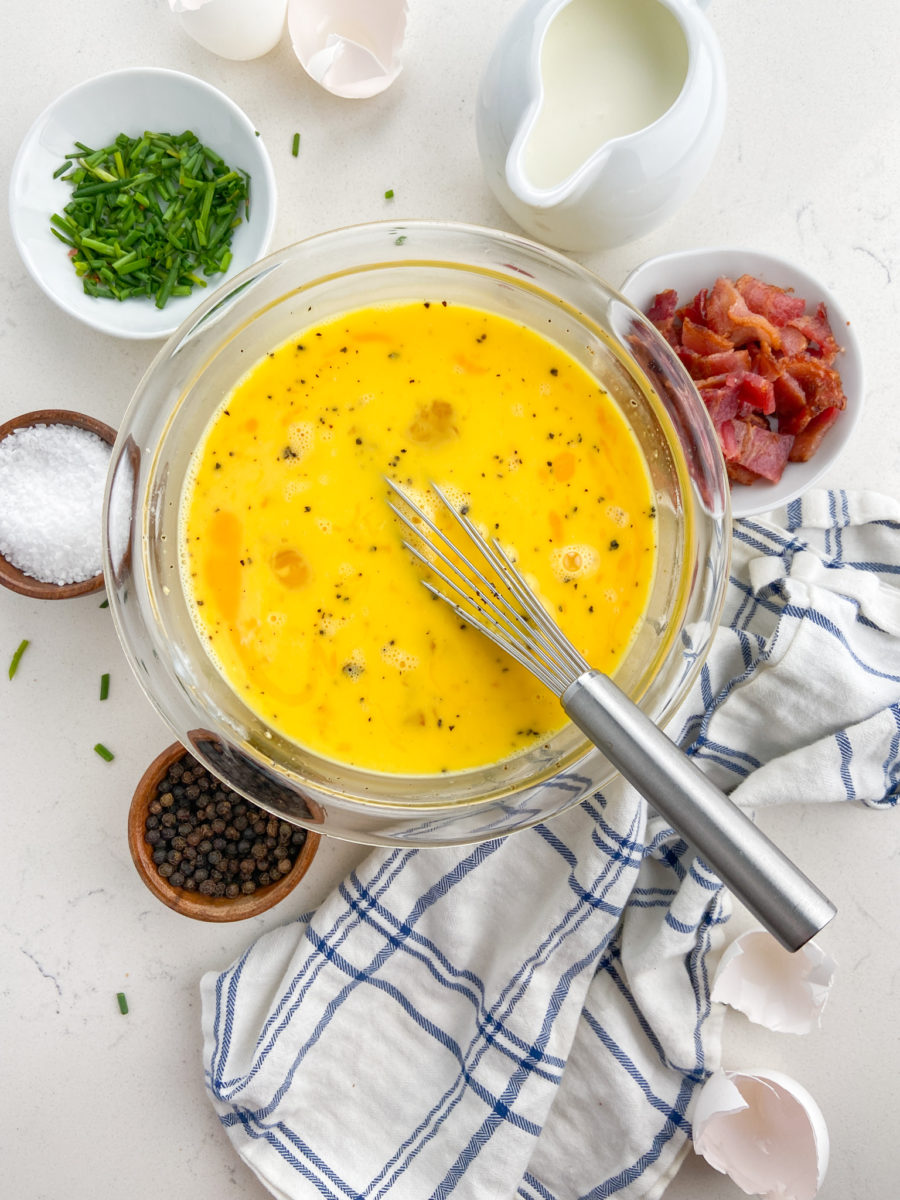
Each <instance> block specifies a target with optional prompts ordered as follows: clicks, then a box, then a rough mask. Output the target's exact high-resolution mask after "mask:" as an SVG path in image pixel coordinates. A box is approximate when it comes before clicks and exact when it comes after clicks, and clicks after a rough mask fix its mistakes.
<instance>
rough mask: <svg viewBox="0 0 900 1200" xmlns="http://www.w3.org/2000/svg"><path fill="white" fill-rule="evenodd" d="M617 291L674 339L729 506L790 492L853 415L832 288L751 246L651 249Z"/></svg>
mask: <svg viewBox="0 0 900 1200" xmlns="http://www.w3.org/2000/svg"><path fill="white" fill-rule="evenodd" d="M621 290H622V292H623V293H624V295H625V296H626V297H627V298H628V299H629V300H630V301H631V302H632V304H634V305H635V306H636V307H637V308H639V309H640V310H641V311H642V312H644V313H646V314H647V316H648V317H649V318H650V320H651V321H653V323H654V325H655V326H656V327H657V329H659V330H660V332H661V333H662V334H663V336H664V337H665V338H666V340H667V341H668V342H669V343H670V344H671V345H672V346H673V347H674V349H675V351H676V353H677V354H678V357H679V358H680V359H681V362H682V363H683V364H684V366H685V368H686V369H687V371H688V374H689V375H690V376H691V378H692V380H693V381H694V384H695V386H696V388H697V390H698V392H699V393H700V396H701V398H702V399H703V401H704V404H705V406H706V411H707V412H708V413H709V416H710V418H711V420H712V423H713V425H714V426H715V429H716V433H717V435H718V439H719V445H720V446H721V449H722V454H723V456H724V458H725V465H726V468H727V470H728V477H729V480H730V481H731V508H732V514H733V515H734V516H735V517H748V516H752V515H754V514H755V513H762V512H768V511H769V510H770V509H773V508H778V507H780V506H782V505H784V504H787V503H789V501H791V500H793V499H795V498H796V497H797V496H799V495H801V494H802V493H803V492H805V491H806V490H807V488H809V487H811V486H812V485H813V484H814V483H815V482H816V481H817V480H818V479H819V478H820V477H821V476H822V475H823V474H824V473H825V472H826V471H827V470H828V469H829V468H830V467H831V466H833V464H834V462H835V461H836V459H837V458H838V456H839V455H840V453H841V451H842V450H843V448H844V446H845V445H846V444H847V442H848V441H849V440H850V437H851V436H852V433H853V430H854V428H855V427H856V424H857V422H858V421H859V419H860V416H861V414H862V407H863V366H862V355H861V352H860V347H859V342H858V340H857V336H856V333H855V331H854V329H853V326H852V325H851V322H850V318H849V316H848V315H847V313H846V312H845V311H844V309H843V307H842V305H841V304H840V302H839V301H838V299H837V298H836V297H835V296H834V294H833V292H831V291H830V290H829V289H828V288H826V287H825V286H824V284H822V283H820V282H819V280H817V279H815V278H814V277H813V276H812V275H810V274H809V273H808V272H807V271H805V270H803V269H802V268H800V267H798V266H796V265H794V264H793V263H791V262H789V261H787V260H786V259H783V258H779V257H777V256H775V255H772V254H764V253H761V252H760V251H757V250H741V249H725V248H720V249H698V250H683V251H679V252H676V253H674V254H665V255H661V256H659V257H657V258H653V259H650V260H649V261H647V262H645V263H643V264H642V265H641V266H639V267H637V268H636V269H635V270H634V271H632V272H631V274H630V275H629V276H628V278H627V279H626V280H625V282H624V283H623V285H622V289H621Z"/></svg>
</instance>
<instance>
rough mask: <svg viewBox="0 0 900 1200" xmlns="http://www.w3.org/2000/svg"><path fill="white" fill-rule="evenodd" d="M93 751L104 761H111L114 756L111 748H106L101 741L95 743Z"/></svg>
mask: <svg viewBox="0 0 900 1200" xmlns="http://www.w3.org/2000/svg"><path fill="white" fill-rule="evenodd" d="M94 752H95V753H96V754H99V755H100V757H101V758H102V759H103V760H104V761H105V762H112V760H113V759H114V758H115V757H116V756H115V755H114V754H113V752H112V750H107V748H106V747H105V746H104V745H103V743H102V742H98V743H97V745H96V746H95V747H94Z"/></svg>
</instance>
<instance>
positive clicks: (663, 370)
mask: <svg viewBox="0 0 900 1200" xmlns="http://www.w3.org/2000/svg"><path fill="white" fill-rule="evenodd" d="M426 298H427V299H435V298H440V299H442V300H443V299H446V300H449V301H451V302H457V303H462V304H469V305H471V306H474V307H477V308H481V309H483V310H485V309H486V310H490V311H492V312H495V313H498V314H500V315H502V316H505V317H507V318H511V319H514V320H515V321H518V322H521V323H524V324H525V325H527V326H530V327H533V328H534V329H536V330H538V331H539V332H541V333H542V334H544V335H545V336H548V337H550V338H551V339H554V340H555V341H556V342H557V343H558V344H559V345H560V346H561V347H562V348H563V349H564V350H566V351H567V352H568V353H569V354H571V355H572V356H574V357H575V358H576V359H577V360H578V361H579V362H580V363H582V364H583V365H584V366H585V367H586V368H587V369H588V370H589V371H590V372H592V373H593V374H594V375H595V376H596V377H597V379H598V380H599V381H600V383H601V384H602V386H603V387H604V388H605V389H606V391H607V392H608V393H609V394H610V396H611V397H613V399H614V400H615V401H616V403H617V404H618V405H619V406H620V408H621V410H622V412H623V413H624V414H625V416H626V417H627V420H628V422H629V424H630V426H631V429H632V431H633V433H634V436H635V437H636V438H637V440H638V443H639V444H640V446H641V448H642V451H643V454H644V456H645V459H646V462H647V465H648V469H649V474H650V479H651V484H652V488H653V490H654V493H655V503H656V511H657V518H658V522H659V526H658V539H659V561H658V566H657V571H656V576H655V580H654V583H653V587H652V593H651V597H650V603H649V608H648V611H647V614H646V617H645V619H644V620H643V622H642V624H641V627H640V629H639V631H638V633H637V635H636V637H635V639H634V641H633V644H632V646H631V648H630V650H629V651H628V654H627V656H626V658H625V659H624V660H623V662H622V663H621V666H620V668H619V670H618V671H617V673H616V677H615V678H616V682H617V683H618V684H619V685H620V687H622V688H623V689H624V690H625V691H626V692H627V693H628V694H629V695H630V696H631V697H632V698H633V699H634V700H635V701H636V702H637V703H638V704H639V705H640V706H641V708H642V709H643V710H644V711H645V712H646V713H647V714H648V715H649V716H650V717H651V718H652V719H653V720H654V721H656V722H657V723H658V724H661V725H662V724H664V723H665V722H666V720H667V719H668V718H669V717H670V716H671V715H672V713H673V711H674V709H675V708H676V706H677V705H678V703H679V702H680V701H681V699H682V698H683V697H684V695H685V692H686V690H687V689H688V687H689V686H690V684H691V682H692V680H693V679H694V677H695V675H696V673H697V672H698V670H699V669H700V666H701V664H702V662H703V660H704V658H705V656H706V654H707V651H708V649H709V646H710V643H711V640H712V637H713V634H714V631H715V628H716V624H717V621H718V617H719V613H720V609H721V605H722V600H723V597H724V590H725V584H726V580H727V571H728V561H729V553H730V514H729V507H728V484H727V480H726V477H725V472H724V467H723V462H722V457H721V454H720V452H719V449H718V445H717V442H716V438H715V434H714V431H713V428H712V425H711V424H710V422H709V419H708V417H707V415H706V410H705V408H704V406H703V403H702V401H701V400H700V397H699V395H698V393H697V392H696V390H695V388H694V385H693V384H692V383H691V381H690V379H689V377H688V375H687V373H686V372H685V371H684V369H683V368H682V366H681V364H680V363H679V361H678V359H677V357H676V356H675V354H674V352H673V351H672V350H671V348H670V347H669V346H668V344H667V343H666V342H665V341H664V339H663V338H662V337H661V336H660V335H659V334H658V333H657V331H656V330H655V329H654V328H653V326H652V325H651V324H650V323H649V322H648V321H647V320H646V319H645V318H644V317H643V316H642V315H641V314H640V313H639V312H638V311H637V310H636V309H634V308H633V307H632V306H631V305H630V304H629V303H628V301H626V300H625V299H624V298H623V297H622V296H620V295H619V294H618V293H617V292H615V291H613V290H612V289H611V288H610V287H608V286H607V285H606V284H605V283H603V282H602V281H601V280H600V279H599V278H597V277H596V276H595V275H593V274H592V273H591V272H589V271H587V270H585V269H584V268H583V267H581V266H579V265H578V264H576V263H574V262H572V261H570V260H569V259H567V258H565V257H564V256H562V255H560V254H556V253H554V252H553V251H550V250H548V249H546V248H545V247H543V246H540V245H537V244H534V243H532V242H529V241H527V240H525V239H523V238H519V237H514V236H510V235H507V234H504V233H500V232H497V231H494V230H490V229H481V228H478V227H474V226H467V225H459V224H445V223H436V222H410V223H405V224H402V225H389V224H375V225H364V226H356V227H352V228H347V229H339V230H336V231H334V232H331V233H326V234H323V235H321V236H318V237H314V238H311V239H309V240H307V241H304V242H300V243H298V244H297V245H294V246H289V247H288V248H286V249H284V250H280V251H278V252H277V253H275V254H272V255H270V256H269V257H268V258H265V259H263V260H261V261H260V262H258V263H257V264H256V265H255V266H253V267H251V268H250V269H249V270H247V271H245V272H244V273H243V274H242V275H240V276H238V277H237V278H236V279H235V280H234V281H233V282H231V283H229V284H228V285H226V286H225V287H223V288H221V289H219V291H218V292H216V293H214V294H213V295H212V296H210V297H209V299H208V300H207V301H206V302H205V303H204V304H203V305H201V306H200V308H199V309H198V310H196V312H195V313H194V314H193V315H192V316H191V317H190V318H189V319H188V320H187V321H186V322H185V323H184V324H183V325H182V326H181V328H180V329H179V330H178V331H177V332H176V333H175V334H174V335H173V336H172V337H171V338H170V340H169V341H168V342H167V343H166V345H165V346H164V347H163V348H162V350H161V351H160V352H159V354H158V355H157V356H156V358H155V360H154V361H153V363H152V364H151V366H150V368H149V370H148V371H147V373H146V375H145V376H144V378H143V380H142V381H141V383H140V385H139V386H138V389H137V392H136V393H135V396H134V398H133V400H132V402H131V404H130V406H129V408H128V411H127V412H126V414H125V417H124V419H123V421H122V423H121V425H120V429H119V435H118V438H117V440H116V444H115V447H114V451H113V459H112V463H111V466H110V474H109V481H108V484H107V494H106V506H105V513H104V555H105V557H104V574H105V578H106V585H107V590H108V594H109V600H110V608H111V610H112V615H113V618H114V621H115V626H116V630H117V632H118V635H119V638H120V640H121V643H122V646H123V647H124V650H125V653H126V655H127V657H128V659H129V661H130V663H131V665H132V667H133V669H134V671H135V673H136V675H137V677H138V679H139V681H140V683H141V685H142V686H143V688H144V691H145V692H146V694H147V696H148V697H149V699H150V700H151V702H152V703H153V704H154V705H155V707H156V708H157V710H158V711H159V713H160V714H161V715H162V717H163V718H164V719H165V720H166V721H167V722H168V724H169V725H170V726H171V728H172V730H173V731H174V733H175V735H176V736H177V737H178V738H179V740H180V741H182V742H183V743H184V744H185V745H186V746H187V747H189V748H190V749H191V751H192V752H193V753H194V755H195V756H196V757H198V758H199V759H201V760H202V761H203V762H204V763H205V764H206V766H207V767H208V768H209V769H210V770H212V771H213V772H214V773H215V774H217V775H218V776H219V777H220V778H222V779H223V780H224V781H225V782H226V783H227V784H229V785H230V786H231V787H232V788H234V789H235V790H236V791H238V792H241V793H243V794H244V795H246V796H247V797H249V798H250V799H252V800H253V801H254V802H256V803H257V804H259V805H261V806H263V807H265V808H266V809H268V810H270V811H271V812H273V813H275V814H277V815H278V816H281V817H283V818H285V819H286V820H288V821H292V822H295V823H296V824H299V825H303V826H306V827H308V828H311V829H316V830H318V831H320V832H323V833H326V834H329V835H334V836H336V837H341V838H346V839H349V840H351V841H356V842H362V843H367V844H371V845H413V846H416V845H419V846H428V845H440V844H453V843H467V842H476V841H479V840H482V839H486V838H490V837H494V836H497V835H499V834H505V833H509V832H512V831H513V830H517V829H521V828H525V827H526V826H529V825H533V824H535V823H536V822H538V821H543V820H546V819H547V818H550V817H552V816H554V815H555V814H557V813H560V812H562V811H564V810H565V809H566V808H569V807H570V806H571V805H573V804H576V803H578V802H579V801H580V800H582V799H584V798H585V797H587V796H588V795H590V794H592V793H593V792H594V791H596V790H597V789H601V788H603V787H604V786H605V785H606V784H608V783H609V781H610V780H611V779H612V778H613V776H614V774H615V772H614V771H613V768H612V767H611V766H610V764H609V763H608V762H607V761H606V759H605V758H604V757H603V756H602V754H600V753H599V752H598V751H597V750H595V749H594V748H593V747H592V746H591V745H590V744H589V743H588V742H586V741H585V739H584V736H583V735H582V734H581V732H580V731H579V730H578V729H576V727H575V726H574V725H571V724H568V725H566V726H565V727H564V728H563V729H561V730H560V731H559V732H558V733H557V734H556V735H554V736H553V737H552V738H550V739H548V740H546V741H545V742H542V743H541V744H539V745H535V746H533V747H532V748H530V749H528V750H527V751H524V752H522V753H520V754H518V755H516V756H514V757H512V758H509V759H506V760H505V761H502V762H498V763H495V764H493V765H490V766H485V767H480V768H477V769H470V770H464V771H458V772H454V773H451V774H442V775H437V776H422V775H418V776H410V775H407V776H400V775H387V774H379V773H376V772H372V771H367V770H361V769H357V768H355V767H352V766H347V765H343V764H341V763H338V762H333V761H330V760H328V759H325V758H323V757H321V756H318V755H316V754H315V753H312V752H311V751H309V750H307V749H305V748H304V747H303V746H301V745H298V744H297V743H295V742H293V741H291V740H289V739H287V738H285V737H283V736H282V735H280V734H279V732H278V731H277V730H275V729H272V728H270V727H268V726H267V725H266V723H265V722H264V721H262V720H261V718H260V717H259V716H258V715H257V714H256V713H255V712H253V711H252V710H251V709H250V708H248V707H247V706H246V705H245V704H244V703H243V701H242V700H241V698H240V697H239V696H238V695H237V693H236V692H234V691H233V690H232V689H231V687H230V686H229V685H228V684H227V683H226V682H225V680H224V679H223V678H222V676H221V675H220V674H219V673H218V671H217V670H216V668H215V667H214V665H213V663H212V661H211V659H210V658H209V656H208V654H207V652H206V650H205V649H204V646H203V644H202V641H201V639H200V637H199V636H198V634H197V632H196V629H195V627H194V624H193V621H192V619H191V615H190V610H189V607H188V603H187V599H186V597H185V594H184V591H183V588H182V582H181V572H180V568H179V528H178V525H179V509H180V502H181V495H182V488H183V484H184V480H185V474H186V471H187V469H188V465H189V462H190V459H191V455H192V453H193V451H194V449H195V447H196V446H197V444H198V441H199V440H200V439H201V438H202V435H203V433H204V431H205V429H206V426H207V424H208V422H209V420H210V417H211V416H212V414H213V413H214V412H215V410H216V409H217V407H218V406H219V404H220V403H221V401H222V400H223V399H224V397H225V396H226V395H227V394H228V393H229V392H230V390H231V389H232V387H233V386H234V385H235V383H236V382H237V381H238V380H239V379H240V378H241V377H242V376H243V375H244V374H245V372H246V371H247V370H248V368H249V367H250V366H251V365H253V364H254V363H256V362H257V361H258V360H259V359H261V358H262V357H263V356H264V355H265V354H266V352H267V351H269V350H271V349H273V348H275V347H276V346H278V345H280V344H281V343H283V342H284V341H286V340H287V339H288V338H290V337H292V336H293V335H295V334H296V333H298V332H299V331H300V330H301V329H302V328H304V327H306V326H308V325H310V324H312V323H314V322H319V321H322V320H325V319H326V318H328V317H333V316H337V315H339V314H341V313H342V312H346V311H348V310H350V309H354V308H358V307H362V306H366V305H371V304H380V303H385V302H390V301H397V302H401V301H408V300H421V299H426ZM303 669H304V668H303V663H302V662H298V663H297V670H298V672H299V671H302V670H303Z"/></svg>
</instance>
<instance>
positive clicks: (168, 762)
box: [128, 742, 320, 921]
mask: <svg viewBox="0 0 900 1200" xmlns="http://www.w3.org/2000/svg"><path fill="white" fill-rule="evenodd" d="M319 840H320V837H319V834H317V833H311V832H309V831H308V830H306V829H301V828H300V827H299V826H297V825H292V824H290V823H289V822H287V821H284V820H282V819H281V818H279V817H275V816H272V814H271V813H268V812H266V811H265V810H264V809H261V808H258V807H257V806H256V805H255V804H253V803H252V802H251V801H250V800H247V799H246V798H245V797H243V796H241V795H240V794H239V793H238V792H234V791H232V790H231V789H230V788H229V787H228V786H227V784H224V783H222V781H221V780H219V779H218V778H216V776H215V775H212V774H211V773H210V772H209V771H207V769H206V767H204V766H203V765H202V764H201V763H199V762H197V760H196V759H195V758H194V757H193V756H192V755H191V754H190V753H189V752H188V751H187V750H186V749H185V748H184V746H182V745H181V743H180V742H175V743H174V744H173V745H171V746H169V747H168V748H167V749H165V750H163V752H162V753H161V754H159V755H158V756H157V757H156V758H155V759H154V760H153V762H152V763H151V764H150V766H149V767H148V768H147V770H146V771H145V772H144V774H143V776H142V778H141V781H140V783H139V784H138V786H137V788H136V790H135V793H134V797H133V799H132V801H131V809H130V811H129V814H128V844H129V847H130V849H131V857H132V858H133V859H134V865H135V866H136V867H137V869H138V874H139V875H140V876H141V878H142V879H143V881H144V883H145V884H146V885H147V887H148V888H149V889H150V891H151V892H152V893H153V894H154V896H156V897H157V899H159V900H162V902H163V904H167V905H168V906H169V908H172V909H174V910H175V912H178V913H181V914H182V915H184V916H186V917H194V918H195V919H196V920H199V921H242V920H244V919H245V918H247V917H255V916H257V915H258V914H259V913H262V912H265V911H266V910H267V909H269V908H271V907H272V906H273V905H275V904H277V903H278V902H279V901H280V900H283V899H284V897H285V896H287V894H288V893H289V892H290V891H292V890H293V889H294V888H295V887H296V886H297V884H298V883H299V882H300V880H301V879H302V878H303V876H304V875H305V874H306V872H307V870H308V869H309V865H310V863H311V862H312V860H313V858H314V856H315V853H316V850H317V849H318V846H319Z"/></svg>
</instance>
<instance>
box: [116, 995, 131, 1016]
mask: <svg viewBox="0 0 900 1200" xmlns="http://www.w3.org/2000/svg"><path fill="white" fill-rule="evenodd" d="M116 999H117V1000H118V1002H119V1012H120V1013H121V1014H122V1016H123V1017H124V1016H125V1015H126V1013H127V1012H128V1001H127V1000H126V999H125V993H124V992H116Z"/></svg>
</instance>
